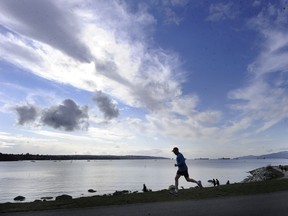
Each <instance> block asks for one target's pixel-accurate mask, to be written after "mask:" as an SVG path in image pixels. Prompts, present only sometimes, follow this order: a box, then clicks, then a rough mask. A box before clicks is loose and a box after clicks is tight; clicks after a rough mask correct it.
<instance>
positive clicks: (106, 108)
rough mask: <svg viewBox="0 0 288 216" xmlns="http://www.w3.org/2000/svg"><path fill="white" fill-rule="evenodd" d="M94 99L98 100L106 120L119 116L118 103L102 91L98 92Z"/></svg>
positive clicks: (97, 102) (97, 103)
mask: <svg viewBox="0 0 288 216" xmlns="http://www.w3.org/2000/svg"><path fill="white" fill-rule="evenodd" d="M93 100H94V101H95V102H96V105H97V107H98V108H99V110H100V111H101V112H102V113H103V115H104V118H105V119H106V120H111V119H113V118H117V117H118V116H119V109H118V108H117V106H116V104H115V103H113V101H112V100H111V99H110V98H109V97H108V96H107V95H105V94H103V93H102V92H101V91H98V92H96V95H95V96H94V97H93Z"/></svg>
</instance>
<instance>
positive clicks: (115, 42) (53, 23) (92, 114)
mask: <svg viewBox="0 0 288 216" xmlns="http://www.w3.org/2000/svg"><path fill="white" fill-rule="evenodd" d="M287 6H288V1H287V0H273V1H272V0H271V1H269V0H263V1H260V0H251V1H250V0H246V1H220V0H219V1H218V0H213V1H198V0H197V1H196V0H195V1H194V0H190V1H189V0H159V1H148V0H147V1H146V0H145V1H114V0H105V1H92V0H71V1H64V0H57V1H56V0H55V1H54V0H49V1H48V0H47V1H45V0H43V1H38V0H22V1H17V0H9V1H6V0H0V87H1V88H0V89H1V90H0V119H1V121H0V152H3V153H27V152H29V153H33V154H116V155H130V154H133V155H134V154H136V155H153V156H166V157H173V155H172V154H171V149H172V148H173V147H174V146H178V147H179V148H180V151H182V152H183V153H184V154H185V157H187V158H197V157H210V158H218V157H237V156H242V155H247V154H255V155H259V154H266V153H271V152H278V151H284V150H288V145H287V140H288V124H287V123H288V118H287V117H288V7H287Z"/></svg>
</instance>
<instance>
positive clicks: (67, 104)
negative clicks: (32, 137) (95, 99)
mask: <svg viewBox="0 0 288 216" xmlns="http://www.w3.org/2000/svg"><path fill="white" fill-rule="evenodd" d="M87 109H88V108H87V107H82V108H81V107H79V106H78V105H77V104H76V103H75V102H74V101H73V100H71V99H66V100H64V101H63V104H61V105H58V106H54V107H50V108H48V109H45V110H43V111H42V117H41V122H42V123H43V124H44V125H48V126H50V127H53V128H55V129H58V128H63V129H64V130H66V131H73V130H76V129H87V128H88V121H87V119H88V113H87Z"/></svg>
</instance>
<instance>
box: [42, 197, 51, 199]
mask: <svg viewBox="0 0 288 216" xmlns="http://www.w3.org/2000/svg"><path fill="white" fill-rule="evenodd" d="M51 199H53V197H41V200H51Z"/></svg>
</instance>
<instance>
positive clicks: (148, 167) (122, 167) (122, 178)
mask: <svg viewBox="0 0 288 216" xmlns="http://www.w3.org/2000/svg"><path fill="white" fill-rule="evenodd" d="M186 162H187V165H188V167H189V174H190V177H191V178H194V179H195V180H201V181H202V184H203V186H204V187H211V186H212V185H211V184H210V183H209V182H208V180H209V179H213V178H215V179H216V178H217V179H219V181H220V184H225V183H226V182H227V181H228V180H229V181H230V183H235V182H241V181H242V180H243V179H244V178H246V177H247V176H248V175H249V173H248V172H249V171H250V170H253V169H256V168H259V167H263V166H267V165H273V166H274V165H287V164H288V160H287V159H281V160H280V159H265V160H262V159H258V160H187V161H186ZM174 163H175V161H174V160H90V161H86V160H84V161H80V160H78V161H77V160H74V161H35V162H32V161H17V162H0V203H4V202H14V201H13V199H14V198H15V197H16V196H18V195H21V196H25V197H26V200H25V202H30V201H34V200H36V199H40V198H41V197H48V196H51V197H54V198H55V197H56V196H59V195H62V194H69V195H71V196H72V197H74V198H75V197H82V196H92V195H103V194H111V193H113V192H115V191H116V190H129V191H132V192H134V191H138V192H141V191H142V188H143V184H145V185H146V186H147V188H149V189H151V190H153V191H157V190H162V189H167V188H168V186H169V185H171V184H174V177H175V173H176V171H177V168H176V167H174ZM179 186H183V187H184V188H190V187H194V186H196V185H195V184H193V183H189V182H186V181H185V179H184V177H182V178H180V180H179ZM88 189H94V190H96V191H97V192H96V193H89V192H88Z"/></svg>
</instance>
